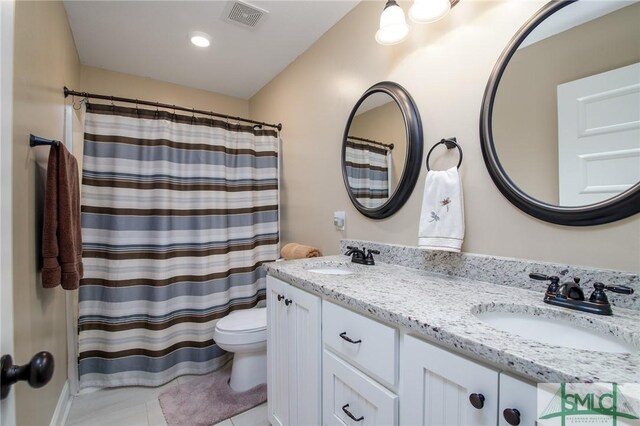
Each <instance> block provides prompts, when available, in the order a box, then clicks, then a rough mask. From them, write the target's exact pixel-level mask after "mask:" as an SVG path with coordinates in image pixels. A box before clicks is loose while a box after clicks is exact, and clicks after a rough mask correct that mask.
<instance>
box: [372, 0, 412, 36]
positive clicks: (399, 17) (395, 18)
mask: <svg viewBox="0 0 640 426" xmlns="http://www.w3.org/2000/svg"><path fill="white" fill-rule="evenodd" d="M407 34H409V27H408V26H407V21H406V20H405V18H404V11H403V10H402V8H401V7H400V6H398V3H396V0H387V4H385V6H384V10H383V11H382V15H380V29H379V30H378V31H377V32H376V41H377V42H378V43H380V44H382V45H390V44H396V43H400V42H401V41H402V40H404V39H405V38H406V37H407Z"/></svg>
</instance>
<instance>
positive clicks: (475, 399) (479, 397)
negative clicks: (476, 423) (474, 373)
mask: <svg viewBox="0 0 640 426" xmlns="http://www.w3.org/2000/svg"><path fill="white" fill-rule="evenodd" d="M469 402H470V403H471V405H473V408H477V409H478V410H480V409H482V407H484V395H483V394H481V393H472V394H471V395H469Z"/></svg>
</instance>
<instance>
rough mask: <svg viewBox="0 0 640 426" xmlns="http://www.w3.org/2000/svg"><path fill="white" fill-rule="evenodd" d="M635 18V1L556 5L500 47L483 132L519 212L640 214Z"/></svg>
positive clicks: (562, 220)
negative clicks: (502, 49)
mask: <svg viewBox="0 0 640 426" xmlns="http://www.w3.org/2000/svg"><path fill="white" fill-rule="evenodd" d="M639 19H640V2H638V1H617V0H610V1H586V0H556V1H551V2H549V3H548V4H546V5H545V6H544V7H543V8H542V9H540V10H539V11H538V12H537V13H536V14H535V15H534V16H533V17H532V18H531V19H530V20H529V21H528V22H527V23H525V24H524V26H523V27H522V28H521V29H520V30H519V31H518V33H517V34H516V35H515V36H514V37H513V38H512V40H511V41H510V42H509V44H508V45H507V47H506V48H505V49H504V51H503V52H502V54H501V56H500V58H499V59H498V62H497V63H496V65H495V67H494V69H493V72H492V74H491V76H490V78H489V82H488V83H487V87H486V89H485V93H484V98H483V102H482V111H481V116H480V138H481V143H482V154H483V157H484V161H485V164H486V166H487V169H488V171H489V174H490V175H491V178H492V179H493V181H494V183H495V184H496V186H497V187H498V189H499V190H500V192H502V194H503V195H504V196H505V197H506V198H507V199H508V200H509V201H510V202H511V203H512V204H514V205H515V206H516V207H518V208H519V209H520V210H522V211H524V212H525V213H527V214H530V215H531V216H534V217H536V218H538V219H542V220H544V221H547V222H551V223H556V224H561V225H570V226H588V225H597V224H603V223H608V222H613V221H616V220H620V219H623V218H625V217H629V216H632V215H634V214H636V213H638V212H640V107H639V106H640V26H638V25H637V22H638V20H639Z"/></svg>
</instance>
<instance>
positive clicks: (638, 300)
mask: <svg viewBox="0 0 640 426" xmlns="http://www.w3.org/2000/svg"><path fill="white" fill-rule="evenodd" d="M347 246H357V247H359V248H362V247H363V246H364V247H366V248H367V249H373V250H378V251H380V254H379V255H375V259H376V260H379V261H380V262H384V263H390V264H395V265H399V266H405V267H409V268H414V269H420V270H424V271H429V272H433V273H437V274H443V275H449V276H456V277H461V278H469V279H473V280H477V281H484V282H488V283H492V284H499V285H506V286H511V287H518V288H523V289H527V290H534V291H539V292H541V293H544V292H545V291H546V289H547V285H548V283H546V282H543V281H535V280H532V279H530V278H529V274H530V273H531V272H538V273H541V274H545V275H557V276H558V277H560V282H564V281H568V280H572V279H573V278H574V277H578V278H580V279H581V281H580V285H581V286H582V287H583V288H584V290H585V297H588V296H589V295H590V294H591V291H592V289H593V284H594V283H595V282H602V283H604V284H605V285H625V286H628V287H631V288H633V289H634V293H633V294H631V295H623V294H617V293H613V292H610V291H608V292H607V296H608V298H609V301H610V303H611V304H612V305H614V306H617V307H622V308H627V309H634V310H638V311H640V277H639V276H638V274H633V273H630V272H620V271H611V270H606V269H596V268H587V267H583V266H573V265H563V264H558V263H549V262H538V261H531V260H524V259H514V258H508V257H497V256H487V255H480V254H471V253H451V252H443V251H431V250H425V249H421V248H418V247H411V246H401V245H395V244H384V243H377V242H373V241H365V240H350V239H344V240H341V241H340V252H341V253H345V252H346V251H347Z"/></svg>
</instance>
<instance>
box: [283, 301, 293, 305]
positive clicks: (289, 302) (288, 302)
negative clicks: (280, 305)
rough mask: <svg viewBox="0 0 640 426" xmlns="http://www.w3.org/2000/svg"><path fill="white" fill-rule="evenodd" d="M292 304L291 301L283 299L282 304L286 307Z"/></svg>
mask: <svg viewBox="0 0 640 426" xmlns="http://www.w3.org/2000/svg"><path fill="white" fill-rule="evenodd" d="M292 302H293V300H291V299H284V304H285V305H286V306H289V305H290V304H291V303H292Z"/></svg>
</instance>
